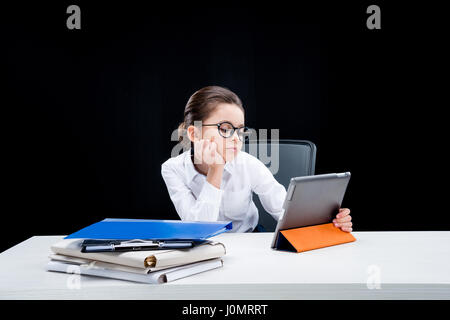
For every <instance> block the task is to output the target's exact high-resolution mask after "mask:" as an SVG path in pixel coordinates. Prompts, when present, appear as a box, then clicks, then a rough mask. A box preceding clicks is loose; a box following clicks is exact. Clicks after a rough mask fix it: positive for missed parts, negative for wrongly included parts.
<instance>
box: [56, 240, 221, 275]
mask: <svg viewBox="0 0 450 320" xmlns="http://www.w3.org/2000/svg"><path fill="white" fill-rule="evenodd" d="M82 243H83V240H82V239H63V240H61V241H60V242H58V243H55V244H53V245H52V246H51V247H50V249H51V251H52V252H53V253H55V254H59V255H64V256H69V257H78V258H84V259H89V260H95V261H101V262H108V263H112V264H119V265H124V266H129V267H135V268H141V269H145V268H164V267H170V266H177V265H183V264H187V263H193V262H198V261H202V260H208V259H213V258H220V257H222V256H224V255H225V254H226V250H225V246H224V245H223V244H222V243H220V242H216V241H210V242H206V243H203V244H199V245H197V246H195V247H193V248H189V249H171V250H154V251H129V252H95V253H94V252H92V253H85V252H81V248H82Z"/></svg>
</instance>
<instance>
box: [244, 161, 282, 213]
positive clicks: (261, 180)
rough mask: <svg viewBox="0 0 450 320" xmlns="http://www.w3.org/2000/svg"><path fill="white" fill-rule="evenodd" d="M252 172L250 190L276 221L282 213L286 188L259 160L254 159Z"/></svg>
mask: <svg viewBox="0 0 450 320" xmlns="http://www.w3.org/2000/svg"><path fill="white" fill-rule="evenodd" d="M253 162H254V163H253V164H252V166H251V170H252V190H253V192H255V193H256V194H257V195H258V196H259V200H261V204H262V206H263V207H264V209H265V210H266V211H267V212H268V213H270V215H271V216H272V217H273V218H274V219H275V220H277V221H278V219H279V217H280V215H281V213H282V212H283V210H284V209H283V203H284V199H285V198H286V188H285V187H284V186H283V185H282V184H280V183H279V182H278V181H277V180H276V179H275V178H274V176H273V174H272V172H270V170H269V169H268V168H267V167H266V166H265V165H264V163H262V162H261V161H260V160H259V159H257V158H254V161H253Z"/></svg>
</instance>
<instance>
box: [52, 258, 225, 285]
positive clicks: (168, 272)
mask: <svg viewBox="0 0 450 320" xmlns="http://www.w3.org/2000/svg"><path fill="white" fill-rule="evenodd" d="M222 266H223V261H222V259H220V258H215V259H209V260H204V261H200V262H195V263H190V264H186V265H182V266H177V267H171V268H166V269H164V270H157V271H152V272H147V273H136V272H127V271H123V270H117V269H109V268H106V267H105V266H101V265H100V264H97V263H90V264H83V263H80V262H75V261H72V262H70V263H69V262H62V261H58V260H50V261H49V262H48V264H47V267H46V270H47V271H54V272H64V273H72V274H73V273H75V274H80V275H88V276H97V277H104V278H112V279H119V280H127V281H134V282H143V283H149V284H158V283H166V282H171V281H175V280H178V279H181V278H185V277H188V276H191V275H194V274H198V273H201V272H204V271H208V270H212V269H216V268H220V267H222Z"/></svg>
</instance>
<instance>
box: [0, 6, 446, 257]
mask: <svg viewBox="0 0 450 320" xmlns="http://www.w3.org/2000/svg"><path fill="white" fill-rule="evenodd" d="M70 4H78V5H79V6H80V8H81V30H68V29H67V27H66V19H67V17H68V16H69V15H68V14H66V8H67V6H68V5H70ZM370 4H378V5H379V6H380V8H381V26H382V29H381V30H369V29H367V27H366V19H367V17H368V16H369V15H368V14H367V13H366V8H367V6H368V5H370ZM440 12H443V9H442V8H440V7H439V5H437V4H428V5H425V4H421V5H415V4H412V3H411V2H403V3H402V2H396V4H395V6H394V4H392V3H389V4H388V3H384V2H380V1H376V2H352V3H348V2H339V3H331V2H330V3H327V2H317V4H316V5H311V4H302V3H301V2H300V3H298V2H296V3H294V2H292V3H289V2H278V1H277V2H276V3H270V4H267V5H264V4H251V3H247V4H243V3H242V2H239V3H231V2H227V3H225V2H224V3H212V2H205V3H191V2H189V3H184V4H179V3H169V4H167V5H166V6H161V4H159V5H156V4H151V3H150V2H147V4H146V5H143V4H138V3H133V2H130V1H127V2H122V3H111V2H97V1H95V4H94V3H93V1H90V2H88V1H71V2H66V1H63V2H59V3H56V2H55V3H53V4H51V3H41V2H39V3H19V4H16V5H12V4H9V5H6V6H3V7H2V13H3V14H2V17H1V42H2V48H1V51H2V53H1V54H2V57H1V61H2V62H1V63H2V71H1V74H2V78H3V80H4V84H3V85H2V92H1V101H2V102H1V109H2V114H3V116H2V131H3V156H2V158H3V160H4V161H5V162H4V165H3V169H4V170H3V172H4V173H3V179H2V180H3V184H4V187H5V188H4V191H3V197H2V198H3V201H2V204H3V206H2V207H3V209H2V243H1V245H0V249H1V250H5V249H6V248H8V247H10V246H12V245H14V244H16V243H18V242H20V241H22V240H25V239H27V238H28V237H30V236H33V235H64V234H69V233H72V232H74V231H76V230H78V229H80V228H82V227H84V226H86V225H88V224H91V223H94V222H97V221H99V220H101V219H103V218H105V217H121V218H150V219H151V218H153V219H158V218H165V219H177V218H178V216H177V214H176V211H175V209H174V207H173V205H172V203H171V201H170V198H169V195H168V193H167V189H166V186H165V184H164V181H163V179H162V177H161V173H160V169H161V163H163V162H164V161H165V160H167V159H168V158H169V157H170V151H171V149H172V147H173V146H174V145H175V142H173V141H171V139H170V137H171V133H172V132H173V130H175V129H176V128H177V126H178V124H179V123H180V122H181V121H182V120H183V119H182V116H183V110H184V106H185V104H186V102H187V100H188V98H189V96H190V95H191V94H192V93H193V92H195V91H196V90H198V89H199V88H201V87H204V86H206V85H220V86H225V87H228V88H229V89H231V90H233V91H234V92H236V93H237V94H238V95H239V96H240V98H241V99H242V100H243V103H244V106H245V109H246V123H247V125H248V126H250V127H253V128H257V129H263V128H265V129H271V128H274V129H280V138H282V139H305V140H311V141H313V142H314V143H315V144H316V146H317V149H318V153H317V164H316V174H320V173H329V172H342V171H351V172H352V180H351V182H350V185H349V189H348V192H347V195H346V198H345V200H344V204H343V205H344V206H345V207H349V208H350V209H351V211H352V217H353V222H354V231H369V230H370V231H393V230H449V227H450V218H449V216H448V214H447V212H445V211H440V210H445V209H441V207H440V206H439V203H440V202H445V201H442V199H445V194H444V192H445V191H446V190H447V187H446V184H447V182H446V180H445V177H444V174H445V173H446V172H445V171H446V161H444V158H443V154H444V152H445V149H446V147H447V144H446V143H445V142H444V140H443V139H442V138H443V137H444V134H445V132H446V131H447V130H446V118H445V117H444V112H445V109H446V108H448V102H446V101H447V100H448V99H447V97H446V94H447V93H446V91H447V92H448V73H447V72H446V70H447V67H448V65H447V61H446V60H447V58H448V56H449V55H448V50H447V49H445V48H444V47H445V44H446V42H447V40H448V39H447V38H448V35H447V34H446V32H445V30H444V29H445V19H442V18H441V17H439V13H440ZM437 177H439V178H438V179H436V178H437ZM436 182H437V184H436Z"/></svg>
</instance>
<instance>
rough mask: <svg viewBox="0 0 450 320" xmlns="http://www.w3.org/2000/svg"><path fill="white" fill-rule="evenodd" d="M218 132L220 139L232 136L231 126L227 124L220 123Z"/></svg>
mask: <svg viewBox="0 0 450 320" xmlns="http://www.w3.org/2000/svg"><path fill="white" fill-rule="evenodd" d="M219 132H220V134H221V135H222V137H225V138H229V137H231V135H232V134H233V126H232V125H231V124H229V123H226V122H224V123H222V124H221V125H220V127H219Z"/></svg>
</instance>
